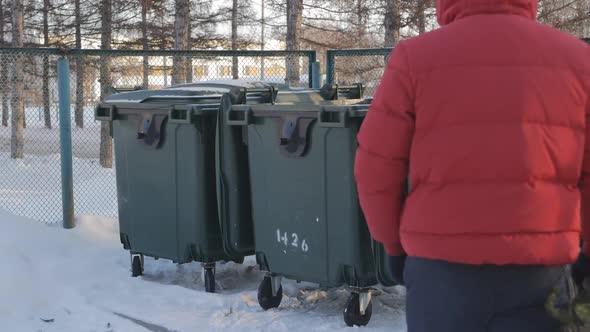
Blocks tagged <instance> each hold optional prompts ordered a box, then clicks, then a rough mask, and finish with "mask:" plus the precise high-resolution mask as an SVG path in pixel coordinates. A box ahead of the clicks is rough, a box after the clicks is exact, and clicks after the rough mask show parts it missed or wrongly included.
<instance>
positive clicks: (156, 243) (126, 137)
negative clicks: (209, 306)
mask: <svg viewBox="0 0 590 332" xmlns="http://www.w3.org/2000/svg"><path fill="white" fill-rule="evenodd" d="M229 92H232V93H233V94H234V95H235V98H234V99H236V100H238V101H239V102H252V103H262V102H272V100H273V99H274V98H275V97H276V90H275V89H274V88H273V87H271V86H269V85H266V84H263V83H240V84H239V85H228V84H221V83H211V84H189V85H182V86H177V87H174V88H168V89H162V90H154V91H136V92H128V93H121V94H116V95H113V96H111V97H110V98H108V99H106V101H105V102H104V103H102V104H101V105H99V106H98V107H97V109H96V118H97V119H98V120H102V121H109V122H110V123H111V125H112V135H113V138H114V146H115V156H116V163H115V166H116V174H117V193H118V202H119V223H120V236H121V242H122V244H123V246H124V248H125V249H127V250H129V251H130V253H131V265H132V275H133V276H139V275H141V274H142V272H143V257H144V255H145V256H150V257H155V258H164V259H169V260H172V261H174V262H176V263H179V264H182V263H188V262H192V261H198V262H202V263H203V271H204V282H205V288H206V290H207V291H209V292H213V291H214V290H215V277H214V268H215V262H216V261H220V260H224V261H232V260H233V261H238V262H239V261H242V260H243V257H244V256H245V255H251V254H253V253H254V243H253V238H252V221H251V216H250V215H249V214H244V215H237V216H234V219H233V220H231V221H230V222H233V223H234V224H233V225H224V226H225V227H222V225H221V224H220V221H219V216H218V215H219V211H218V202H217V189H216V180H215V179H216V163H215V140H216V126H217V116H218V111H219V106H220V103H221V99H222V97H223V95H224V94H225V93H229ZM237 157H238V159H235V160H234V162H236V163H243V164H246V163H247V161H246V160H240V159H239V158H240V157H241V155H238V156H237ZM232 167H233V169H230V170H229V171H228V173H231V172H232V171H234V170H238V169H239V168H237V167H235V166H232ZM230 175H232V176H231V177H229V180H230V181H233V180H234V179H238V178H239V176H237V175H233V174H230ZM232 185H233V186H234V187H237V188H239V189H240V192H241V194H242V195H247V196H242V197H239V198H236V200H233V201H231V202H226V203H227V209H229V210H239V209H240V208H242V205H240V202H242V201H249V188H241V187H240V186H241V185H242V183H241V182H239V183H236V184H233V183H232ZM232 204H234V205H235V206H233V205H232ZM222 228H224V229H226V230H228V232H229V235H228V236H226V237H225V238H226V239H228V238H229V239H231V241H232V242H231V245H230V244H228V242H227V241H226V240H224V237H223V236H222ZM235 234H239V236H236V235H235ZM236 239H237V240H236ZM227 248H233V250H227Z"/></svg>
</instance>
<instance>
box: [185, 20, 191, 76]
mask: <svg viewBox="0 0 590 332" xmlns="http://www.w3.org/2000/svg"><path fill="white" fill-rule="evenodd" d="M191 31H192V29H191V22H190V16H189V20H188V24H187V32H186V49H187V50H191V49H192V45H191V43H192V39H191ZM184 61H185V62H184V67H185V70H186V76H185V80H186V83H191V82H192V81H193V58H192V57H191V56H187V57H186V58H184Z"/></svg>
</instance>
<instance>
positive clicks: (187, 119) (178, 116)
mask: <svg viewBox="0 0 590 332" xmlns="http://www.w3.org/2000/svg"><path fill="white" fill-rule="evenodd" d="M192 111H193V110H192V108H190V109H175V108H174V107H172V109H171V110H169V111H168V119H169V121H170V123H177V124H190V123H192V122H193V121H192V120H193V112H192Z"/></svg>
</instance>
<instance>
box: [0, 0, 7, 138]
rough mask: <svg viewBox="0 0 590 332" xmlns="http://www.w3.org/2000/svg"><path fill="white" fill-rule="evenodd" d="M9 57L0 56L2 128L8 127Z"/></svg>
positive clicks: (0, 6)
mask: <svg viewBox="0 0 590 332" xmlns="http://www.w3.org/2000/svg"><path fill="white" fill-rule="evenodd" d="M5 4H6V3H5V2H4V0H0V47H5V46H6V45H4V6H5ZM8 60H9V59H8V57H7V56H4V55H3V56H0V66H1V67H0V93H1V94H2V126H3V127H8V96H6V94H7V93H8V88H7V87H8V66H9V65H8V63H9V61H8Z"/></svg>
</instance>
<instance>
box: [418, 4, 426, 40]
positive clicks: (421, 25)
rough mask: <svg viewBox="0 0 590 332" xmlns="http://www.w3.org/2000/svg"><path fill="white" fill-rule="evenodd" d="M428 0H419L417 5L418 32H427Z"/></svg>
mask: <svg viewBox="0 0 590 332" xmlns="http://www.w3.org/2000/svg"><path fill="white" fill-rule="evenodd" d="M427 2H428V0H418V4H417V6H416V16H417V17H416V24H417V26H418V33H419V34H423V33H425V32H426V8H427Z"/></svg>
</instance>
